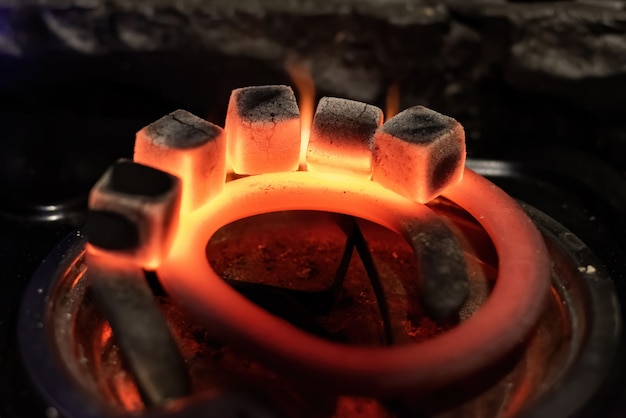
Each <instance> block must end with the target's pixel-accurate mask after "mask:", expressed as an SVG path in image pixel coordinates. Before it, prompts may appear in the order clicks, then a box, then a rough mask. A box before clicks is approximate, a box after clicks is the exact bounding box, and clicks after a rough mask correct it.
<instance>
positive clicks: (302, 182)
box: [158, 169, 550, 396]
mask: <svg viewBox="0 0 626 418" xmlns="http://www.w3.org/2000/svg"><path fill="white" fill-rule="evenodd" d="M444 197H446V198H448V199H450V200H451V201H453V202H454V203H456V204H457V205H458V206H460V207H462V208H463V209H465V210H466V211H467V212H468V213H470V214H471V215H472V216H473V217H474V218H476V219H477V221H478V222H479V223H480V224H481V225H482V226H483V228H484V229H485V231H486V232H487V233H488V234H489V236H490V238H491V240H492V241H493V244H494V246H495V248H496V251H497V253H498V259H499V271H498V276H497V280H496V285H495V287H494V289H493V291H492V293H491V296H490V297H489V298H488V300H487V301H486V302H485V304H484V305H483V306H482V307H481V308H480V309H479V310H478V311H477V312H476V313H474V315H473V316H472V317H471V318H469V319H467V320H466V321H464V322H463V323H461V324H459V325H458V326H456V327H455V328H453V329H451V330H449V331H448V332H446V333H444V334H442V335H439V336H437V337H434V338H432V339H430V340H428V341H425V342H422V343H419V344H410V345H406V346H398V347H393V346H392V347H382V348H371V347H352V346H347V345H342V344H337V343H332V342H329V341H326V340H323V339H321V338H318V337H315V336H313V335H311V334H308V333H306V332H303V331H301V330H299V329H298V328H296V327H294V326H293V325H291V324H289V323H287V322H285V321H283V320H282V319H280V318H278V317H275V316H273V315H271V314H270V313H268V312H266V311H265V310H263V309H262V308H260V307H258V306H256V305H254V304H253V303H252V302H249V301H248V300H247V299H246V298H245V297H244V296H242V295H240V294H239V293H237V292H236V291H235V290H234V289H232V288H230V286H229V285H228V284H226V283H225V282H224V281H222V280H221V278H220V277H219V276H218V275H217V274H216V273H215V271H214V270H213V269H212V267H211V266H210V264H209V262H208V260H207V259H206V255H205V245H206V242H208V240H209V238H210V237H211V236H212V235H213V234H214V233H215V232H216V231H217V230H218V229H219V228H220V227H222V226H224V225H227V224H229V223H231V222H234V221H236V220H239V219H242V218H245V217H249V216H254V215H257V214H262V213H268V212H274V211H283V210H302V209H306V210H321V211H329V212H337V213H344V214H347V215H352V216H357V217H361V218H364V219H367V220H370V221H373V222H376V223H378V224H380V225H382V226H385V227H387V228H389V229H391V230H393V231H395V232H397V233H399V234H400V235H402V236H403V237H404V238H405V239H406V240H407V241H408V242H409V243H413V241H414V239H415V235H416V229H415V228H417V227H418V226H419V224H420V223H421V222H425V221H427V220H429V219H432V216H433V214H432V212H431V210H430V209H429V208H428V207H427V206H424V205H421V204H418V203H416V202H413V201H411V200H409V199H406V198H404V197H402V196H400V195H398V194H396V193H394V192H392V191H389V190H387V189H385V188H384V187H383V186H381V185H379V184H377V183H375V182H372V181H366V180H360V179H349V180H347V179H345V178H341V181H332V179H329V178H327V177H323V176H322V175H316V174H312V173H309V172H294V173H275V174H263V175H259V176H252V177H247V178H243V179H238V180H236V181H232V182H229V183H227V184H226V186H225V189H224V191H223V192H222V193H221V194H220V195H218V196H217V197H215V198H214V199H213V200H211V201H210V202H208V203H207V204H206V205H205V206H203V207H201V208H199V209H198V210H196V211H194V212H192V213H190V214H187V215H186V216H185V217H183V219H182V220H181V225H180V226H179V228H178V231H177V236H176V239H175V242H174V245H173V246H172V250H171V252H170V254H169V256H168V258H167V259H166V260H164V262H163V264H162V265H161V266H160V268H159V269H158V275H159V277H160V279H161V281H162V284H163V286H164V287H165V289H166V290H167V292H168V293H169V294H170V296H171V297H172V298H173V299H174V300H175V301H176V302H177V303H178V304H180V305H181V306H182V307H183V308H184V309H185V310H187V311H189V313H191V314H192V315H194V316H195V317H196V318H197V319H198V320H199V321H201V322H202V323H204V324H205V325H206V326H207V327H209V328H210V329H212V330H214V331H215V332H216V333H217V334H218V335H219V336H220V337H221V338H222V339H223V340H224V341H225V342H227V343H229V344H231V345H232V346H233V347H235V348H237V349H238V350H241V351H242V352H244V353H247V354H249V355H250V356H251V357H253V358H256V359H258V360H260V361H262V362H264V363H266V364H268V365H270V366H271V367H273V368H274V369H276V370H278V371H280V372H281V373H284V374H286V375H290V376H300V377H302V376H306V378H307V380H308V381H310V382H312V383H319V384H323V385H324V387H325V388H327V389H328V390H335V391H337V392H340V393H345V394H353V395H364V396H387V395H397V394H398V393H408V392H416V391H421V390H430V389H433V388H437V387H441V386H444V385H446V384H449V383H451V382H454V381H456V380H459V379H462V378H464V377H467V376H469V375H471V374H472V373H474V372H476V371H478V370H480V369H482V368H484V367H487V366H488V365H489V364H490V363H491V362H493V361H494V359H497V358H499V357H501V356H503V355H504V354H506V353H508V352H509V351H510V350H511V349H513V348H514V347H515V346H516V345H517V344H519V342H520V340H521V339H523V338H524V337H525V336H526V335H527V334H528V333H529V331H530V330H531V329H532V328H533V326H534V325H535V323H536V322H537V320H538V318H539V315H540V314H541V310H542V308H543V306H544V303H545V302H546V300H547V295H548V289H549V287H550V266H549V258H548V251H547V249H546V246H545V244H544V242H543V239H542V238H541V235H540V233H539V232H538V231H537V229H536V228H535V226H534V224H533V223H532V221H531V220H530V219H529V218H528V217H527V216H526V215H525V213H524V212H523V210H522V209H521V208H520V207H519V205H518V204H517V203H516V202H515V201H514V200H513V199H512V198H510V197H509V196H508V195H506V193H504V192H503V191H502V190H500V189H499V188H498V187H497V186H495V185H493V184H492V183H490V182H489V181H487V180H486V179H484V178H483V177H481V176H479V175H477V174H475V173H474V172H472V171H471V170H468V169H466V170H465V174H464V179H463V181H462V182H461V183H459V184H458V185H455V186H453V187H451V188H449V189H448V190H447V191H446V192H445V193H444ZM413 247H414V249H415V245H413ZM485 341H489V343H488V344H485Z"/></svg>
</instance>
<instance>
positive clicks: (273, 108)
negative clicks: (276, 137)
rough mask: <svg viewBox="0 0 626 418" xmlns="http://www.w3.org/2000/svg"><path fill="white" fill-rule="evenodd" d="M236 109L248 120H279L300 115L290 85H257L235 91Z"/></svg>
mask: <svg viewBox="0 0 626 418" xmlns="http://www.w3.org/2000/svg"><path fill="white" fill-rule="evenodd" d="M237 110H238V112H239V115H240V116H241V118H242V119H244V120H247V121H250V122H259V121H266V120H271V121H273V122H281V121H284V120H288V119H294V118H298V117H300V111H299V109H298V103H297V102H296V97H295V95H294V93H293V90H292V89H291V87H288V86H259V87H247V88H243V89H239V90H238V91H237Z"/></svg>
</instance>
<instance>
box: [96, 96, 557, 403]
mask: <svg viewBox="0 0 626 418" xmlns="http://www.w3.org/2000/svg"><path fill="white" fill-rule="evenodd" d="M382 120H383V115H382V111H381V110H380V109H378V108H376V107H374V106H371V105H368V104H365V103H359V102H354V101H350V100H344V99H336V98H324V99H322V100H321V101H320V104H319V106H318V108H317V111H316V113H315V116H314V119H313V126H312V128H311V137H310V141H309V145H308V148H307V150H306V166H307V171H297V172H296V171H294V170H297V168H298V166H299V161H300V158H301V156H300V155H299V154H300V152H301V144H300V138H299V126H300V118H299V113H298V107H297V104H296V101H295V96H294V94H293V92H292V91H291V89H290V88H288V87H286V86H261V87H249V88H244V89H238V90H235V91H233V94H232V96H231V100H230V103H229V109H228V115H227V118H226V126H225V128H224V130H222V129H221V128H219V127H216V126H215V125H212V124H210V123H208V122H206V121H204V120H202V119H200V118H197V117H196V116H194V115H191V114H189V113H188V112H184V111H176V112H173V113H172V114H170V115H168V116H166V117H164V118H162V119H161V120H159V121H157V122H155V123H154V124H152V125H150V126H148V127H146V128H144V129H143V130H141V131H140V132H139V133H138V135H137V141H136V148H135V156H134V160H135V163H131V162H124V161H122V162H118V163H117V164H116V165H114V166H113V167H112V168H111V169H110V170H109V171H107V173H105V175H104V176H103V178H102V179H101V180H100V181H99V182H98V184H97V185H96V186H95V187H94V189H92V193H91V196H90V208H91V213H92V216H91V222H88V224H87V235H88V237H89V239H90V243H91V244H93V245H91V246H89V255H90V258H88V259H91V260H92V261H91V264H92V270H93V272H94V273H92V275H93V276H102V277H103V279H102V280H99V282H103V281H107V279H106V277H104V276H106V275H107V274H109V275H110V276H116V277H122V276H123V277H132V276H133V273H132V272H130V271H131V270H132V268H130V267H129V268H128V269H126V267H123V265H124V263H126V264H135V265H138V266H141V267H143V268H148V269H156V270H157V274H158V276H159V278H160V280H161V281H162V283H163V286H164V287H165V289H166V290H167V291H168V293H169V294H170V296H171V297H172V298H173V299H174V300H175V301H176V302H177V303H179V304H180V305H181V306H185V307H187V309H188V311H189V312H190V313H192V314H193V315H194V316H195V317H196V318H197V319H198V320H200V321H202V322H203V323H204V324H205V325H207V326H211V327H213V328H216V329H217V330H219V332H220V333H221V334H222V335H223V338H224V340H225V341H226V342H228V343H229V344H231V345H232V346H233V347H236V348H238V349H240V350H242V351H243V352H246V353H250V354H251V355H252V356H253V357H254V358H257V359H260V360H262V361H263V362H264V363H266V364H270V365H271V366H272V367H273V368H275V369H276V370H279V371H281V372H282V373H285V374H291V375H297V376H307V378H308V379H309V380H311V381H313V382H316V383H318V384H321V385H323V386H324V387H325V388H327V389H328V390H331V389H332V390H333V391H336V392H338V393H350V394H357V395H369V396H388V395H397V394H398V393H415V391H420V390H431V389H433V388H437V387H441V386H443V385H446V384H449V383H451V382H454V381H458V380H459V379H461V378H464V377H467V376H469V375H471V374H472V373H474V372H476V371H478V370H481V369H483V368H485V367H486V366H487V365H489V364H490V363H491V362H492V361H493V359H494V358H501V357H502V356H504V355H505V354H506V353H507V352H509V351H510V350H511V349H512V348H513V347H515V346H516V344H517V343H518V342H519V341H520V340H521V339H523V338H524V337H525V336H526V335H527V334H528V332H529V331H530V330H531V328H532V327H533V325H535V323H536V322H537V319H538V318H539V315H540V312H541V309H542V307H543V306H544V303H545V301H546V298H547V294H548V288H549V276H550V271H549V260H548V254H547V250H546V248H545V245H544V243H543V241H542V239H541V237H540V235H539V232H538V231H537V230H536V228H535V227H534V225H533V223H532V222H531V221H530V220H529V219H528V218H527V217H526V215H525V214H524V212H523V211H522V210H521V209H520V208H519V206H518V205H517V204H516V203H515V202H514V201H513V200H512V199H511V198H509V197H508V196H507V195H506V194H505V193H503V192H502V191H501V190H500V189H498V188H497V187H495V186H494V185H492V184H491V183H489V182H488V181H486V180H485V179H484V178H482V177H480V176H478V175H476V174H475V173H473V172H471V171H470V170H465V171H464V169H463V164H464V161H465V140H464V133H463V129H462V127H461V126H460V124H459V123H458V122H457V121H455V120H454V119H452V118H449V117H447V116H444V115H441V114H439V113H436V112H434V111H432V110H430V109H427V108H424V107H421V106H416V107H413V108H410V109H407V110H405V111H403V112H401V113H399V114H398V115H396V116H394V117H393V118H391V119H390V120H388V121H387V122H385V123H384V124H382ZM138 163H142V164H138ZM144 164H146V165H144ZM228 166H231V167H232V169H233V170H234V171H235V173H237V174H244V175H250V176H247V177H243V178H237V179H234V180H231V181H229V182H226V183H224V181H223V179H224V177H225V176H226V172H227V170H226V168H227V167H228ZM156 168H158V169H159V170H156ZM160 170H163V171H165V172H167V173H169V174H171V176H170V177H168V175H167V174H165V173H164V172H163V171H160ZM179 180H180V181H179ZM154 184H159V185H162V186H163V187H161V188H159V189H158V193H157V192H153V191H152V190H153V189H154ZM442 192H443V196H445V197H447V198H448V199H450V200H451V201H453V202H454V203H456V204H457V205H458V206H460V207H461V208H463V209H465V210H466V211H467V212H469V213H470V214H471V215H472V216H474V217H475V218H476V219H477V220H478V221H479V223H480V224H481V225H482V226H483V227H484V229H485V230H486V231H487V233H488V234H489V236H490V237H491V239H492V241H493V244H494V246H495V248H496V251H497V253H498V259H499V273H498V280H497V283H496V286H495V288H494V289H493V294H492V297H491V298H489V300H488V301H487V302H486V303H485V304H484V306H482V308H481V309H480V310H479V311H478V312H476V313H475V314H474V315H473V316H472V317H471V318H469V319H467V320H466V321H464V322H462V323H460V324H459V325H458V326H456V327H454V328H453V329H451V330H449V331H448V332H446V333H445V334H443V335H440V336H437V337H436V338H432V339H430V340H428V341H424V342H422V343H420V344H412V345H407V346H402V347H387V348H365V347H350V346H347V345H341V344H336V343H331V342H329V341H326V340H323V339H320V338H317V337H315V336H312V335H310V334H307V333H306V332H303V331H301V330H299V329H298V328H297V327H294V326H293V325H290V324H288V323H285V322H284V321H283V320H281V319H279V318H277V317H275V316H273V315H271V314H269V313H268V312H266V311H264V310H263V309H261V308H259V307H258V306H256V305H255V304H253V303H251V302H250V301H248V300H247V299H246V298H245V297H243V296H242V295H240V294H239V293H237V292H236V291H235V290H234V289H232V288H231V287H230V286H228V285H227V284H226V283H224V282H223V281H222V280H221V279H220V277H219V276H218V275H217V274H216V273H215V271H214V270H213V269H212V268H211V266H210V264H209V263H208V261H207V259H206V255H205V247H206V244H207V243H208V241H209V239H210V238H211V236H212V235H213V234H214V233H215V232H216V231H217V230H218V229H219V228H220V227H222V226H225V225H227V224H229V223H231V222H233V221H236V220H239V219H243V218H246V217H249V216H253V215H257V214H262V213H268V212H275V211H285V210H319V211H328V212H335V213H342V214H347V215H352V216H356V217H361V218H363V219H367V220H370V221H373V222H375V223H378V224H380V225H382V226H385V227H387V228H389V229H391V230H392V231H395V232H397V233H399V234H400V235H401V236H403V237H404V239H405V240H406V241H407V242H408V243H409V244H410V245H411V246H412V247H413V249H414V252H415V255H416V257H417V258H418V260H419V261H420V263H419V264H420V270H421V276H425V277H418V280H420V281H421V282H426V283H428V284H427V285H424V286H422V287H421V289H420V290H421V292H422V293H423V294H424V295H421V297H422V298H423V299H425V300H426V301H434V302H433V303H431V304H429V303H426V308H427V309H429V310H430V311H431V312H433V313H434V316H440V317H442V318H448V317H450V316H452V315H453V314H454V313H455V312H454V310H455V309H457V310H458V308H459V307H460V305H461V304H462V302H463V301H464V298H465V297H466V295H467V292H466V286H467V284H466V283H463V278H462V277H461V276H464V275H465V272H464V267H465V266H464V264H463V262H462V259H463V256H462V254H461V251H460V249H459V247H458V244H456V241H455V239H454V237H453V236H452V234H451V232H450V231H448V230H447V228H446V227H445V225H444V224H443V223H442V222H441V221H440V220H438V219H437V217H436V216H435V215H434V213H433V212H432V211H431V209H429V208H428V207H427V206H425V205H424V203H426V202H428V201H430V200H432V199H433V198H435V197H437V196H438V195H440V194H441V193H442ZM94 215H97V216H94ZM179 215H180V216H179ZM111 231H117V232H115V233H114V234H111ZM111 235H113V236H111ZM120 237H121V238H120ZM442 242H446V243H448V244H446V245H444V244H442ZM426 253H429V254H430V258H427V257H424V254H426ZM96 266H97V268H96ZM107 266H110V268H109V269H108V267H107ZM107 269H108V270H107ZM459 270H461V271H459ZM107 271H109V273H107ZM124 271H125V272H124ZM96 272H97V273H96ZM416 273H417V272H416ZM457 276H459V277H460V278H459V277H457ZM124 280H127V279H122V280H121V281H120V283H121V284H120V286H121V285H122V284H123V283H124ZM108 281H109V282H111V281H113V279H108ZM437 288H439V289H438V290H437V291H438V292H439V293H440V295H439V296H438V297H426V296H428V293H429V292H431V293H432V292H435V291H434V290H433V289H437ZM112 294H113V295H115V292H113V293H112ZM111 297H112V296H108V297H101V300H102V303H103V304H104V305H105V306H108V305H112V303H107V301H108V300H109V299H111ZM110 312H111V315H113V316H115V315H116V313H117V311H116V310H115V309H110ZM118 316H119V317H120V319H119V320H118V322H123V319H122V318H121V317H122V315H118ZM511 324H515V326H511ZM113 326H114V328H115V321H114V323H113ZM485 341H487V342H488V344H487V345H486V344H485ZM140 357H141V356H140ZM145 385H146V386H150V379H149V378H146V382H145Z"/></svg>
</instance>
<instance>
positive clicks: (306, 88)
mask: <svg viewBox="0 0 626 418" xmlns="http://www.w3.org/2000/svg"><path fill="white" fill-rule="evenodd" d="M286 69H287V72H288V73H289V76H290V77H291V80H292V81H293V83H294V84H295V86H296V90H297V91H298V96H299V100H298V107H299V108H300V170H306V151H307V147H308V145H309V136H310V135H311V125H312V124H313V113H314V109H315V82H314V81H313V77H311V71H310V70H309V68H308V66H307V65H305V64H304V63H303V62H302V61H296V60H289V61H288V62H287V64H286Z"/></svg>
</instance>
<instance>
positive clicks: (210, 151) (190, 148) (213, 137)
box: [134, 110, 226, 211]
mask: <svg viewBox="0 0 626 418" xmlns="http://www.w3.org/2000/svg"><path fill="white" fill-rule="evenodd" d="M134 161H135V162H138V163H141V164H146V165H149V166H152V167H156V168H158V169H160V170H163V171H166V172H168V173H170V174H173V175H175V176H177V177H179V178H180V179H182V182H183V192H182V207H183V209H184V210H185V211H188V210H194V209H196V208H198V207H199V206H202V205H203V204H204V203H205V202H206V201H207V200H209V199H211V198H212V197H214V196H216V195H218V194H219V193H221V192H222V189H223V188H224V182H225V179H226V135H225V133H224V130H223V129H222V128H220V127H219V126H217V125H214V124H212V123H210V122H207V121H206V120H204V119H202V118H199V117H198V116H195V115H193V114H191V113H189V112H187V111H185V110H177V111H175V112H172V113H170V114H169V115H167V116H164V117H162V118H161V119H159V120H157V121H156V122H154V123H152V124H150V125H148V126H146V127H145V128H143V129H141V130H140V131H139V132H137V135H136V139H135V155H134Z"/></svg>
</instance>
